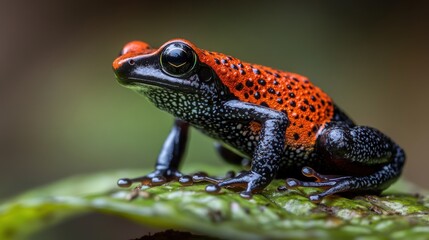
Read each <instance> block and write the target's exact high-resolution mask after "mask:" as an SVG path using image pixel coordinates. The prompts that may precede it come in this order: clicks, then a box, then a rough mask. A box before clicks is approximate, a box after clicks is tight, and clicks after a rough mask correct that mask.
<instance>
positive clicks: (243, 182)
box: [206, 171, 267, 199]
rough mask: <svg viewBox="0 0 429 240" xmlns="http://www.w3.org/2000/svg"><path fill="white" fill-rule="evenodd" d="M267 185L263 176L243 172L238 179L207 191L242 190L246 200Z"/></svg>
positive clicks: (214, 186) (213, 186)
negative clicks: (222, 189)
mask: <svg viewBox="0 0 429 240" xmlns="http://www.w3.org/2000/svg"><path fill="white" fill-rule="evenodd" d="M266 185H267V181H266V180H265V178H264V177H262V175H260V174H258V173H255V172H252V171H249V172H242V173H241V174H239V175H238V176H236V177H232V178H229V179H226V180H223V181H220V182H218V183H216V184H213V185H208V186H207V187H206V191H207V192H209V193H219V192H220V190H221V188H229V189H242V190H243V191H242V192H241V193H240V196H241V197H243V198H246V199H249V198H251V197H252V194H253V193H256V192H259V191H260V190H261V189H263V188H264V187H265V186H266Z"/></svg>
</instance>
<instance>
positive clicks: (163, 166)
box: [118, 119, 189, 187]
mask: <svg viewBox="0 0 429 240" xmlns="http://www.w3.org/2000/svg"><path fill="white" fill-rule="evenodd" d="M188 129H189V123H187V122H185V121H182V120H180V119H175V120H174V125H173V127H172V129H171V131H170V133H169V134H168V137H167V139H165V142H164V145H163V146H162V149H161V152H160V153H159V155H158V159H157V161H156V165H155V170H154V171H153V172H151V173H149V174H148V175H145V176H142V177H137V178H133V179H129V178H121V179H119V180H118V186H120V187H129V186H131V184H132V183H135V182H138V183H141V184H143V185H148V186H157V185H161V184H163V183H166V182H168V181H171V180H177V179H179V178H180V177H182V176H183V175H182V174H181V173H180V172H179V170H178V169H179V164H180V161H181V160H182V157H183V154H184V152H185V148H186V142H187V139H188Z"/></svg>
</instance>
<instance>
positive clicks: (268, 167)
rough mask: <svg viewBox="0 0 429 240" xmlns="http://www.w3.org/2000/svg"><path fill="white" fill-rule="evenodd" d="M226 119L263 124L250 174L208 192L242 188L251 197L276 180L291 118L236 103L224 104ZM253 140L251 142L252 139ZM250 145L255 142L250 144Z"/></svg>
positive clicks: (276, 112)
mask: <svg viewBox="0 0 429 240" xmlns="http://www.w3.org/2000/svg"><path fill="white" fill-rule="evenodd" d="M223 106H224V113H223V118H226V119H228V120H234V121H247V122H249V121H257V122H259V123H260V124H261V126H262V128H261V131H260V136H259V140H253V141H256V148H255V150H254V153H253V158H252V165H251V169H250V171H245V172H243V173H241V174H239V175H238V176H236V177H233V178H230V179H226V180H224V181H221V182H219V183H217V184H215V185H209V186H207V188H206V191H208V192H213V193H216V192H219V191H220V189H221V188H222V187H226V188H241V189H244V191H243V192H241V194H240V195H241V196H242V197H244V198H249V197H251V195H252V193H255V192H258V191H261V190H262V189H263V188H264V187H266V186H267V185H268V184H269V183H270V182H271V181H272V180H273V179H274V177H275V175H276V173H277V171H278V169H279V167H280V161H281V156H282V153H283V150H284V147H285V132H286V128H287V126H288V122H289V121H288V118H287V116H286V114H285V113H282V112H279V111H276V110H273V109H270V108H267V107H263V106H259V105H255V104H251V103H246V102H241V101H237V100H231V101H228V102H226V103H225V104H224V105H223ZM249 141H252V140H249ZM249 144H250V145H253V144H254V143H252V142H249Z"/></svg>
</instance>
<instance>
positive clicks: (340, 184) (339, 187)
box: [279, 167, 355, 202]
mask: <svg viewBox="0 0 429 240" xmlns="http://www.w3.org/2000/svg"><path fill="white" fill-rule="evenodd" d="M302 174H303V175H304V176H306V177H313V178H316V181H315V182H304V181H300V180H297V179H295V178H288V179H286V186H285V187H280V188H279V190H280V191H282V190H285V189H296V188H297V187H321V188H325V189H326V190H325V191H323V192H321V193H318V194H312V195H310V196H309V199H310V200H311V201H313V202H320V201H322V199H323V198H324V197H326V196H328V195H332V194H335V193H339V192H345V191H349V190H351V189H353V185H354V182H355V181H354V177H350V176H340V177H338V176H330V175H322V174H319V173H318V172H316V171H315V170H314V169H312V168H310V167H303V168H302Z"/></svg>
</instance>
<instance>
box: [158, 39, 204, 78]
mask: <svg viewBox="0 0 429 240" xmlns="http://www.w3.org/2000/svg"><path fill="white" fill-rule="evenodd" d="M160 62H161V67H162V70H163V71H164V72H166V73H167V74H169V75H171V76H174V77H180V76H183V75H186V74H187V73H189V72H190V71H192V70H193V69H194V67H195V65H196V63H197V56H196V54H195V52H194V51H193V50H192V49H191V48H190V47H189V46H188V45H186V44H184V43H181V42H177V43H171V44H170V45H168V46H166V47H165V48H164V50H163V52H162V54H161V58H160Z"/></svg>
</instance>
